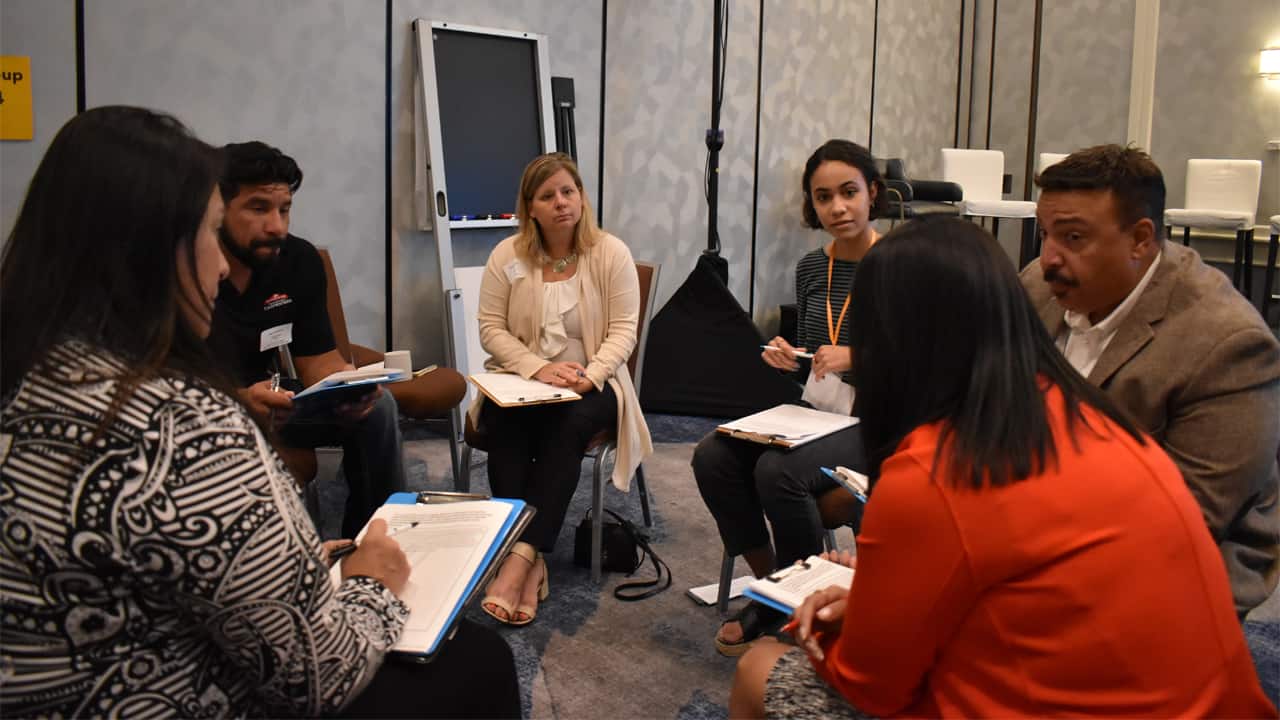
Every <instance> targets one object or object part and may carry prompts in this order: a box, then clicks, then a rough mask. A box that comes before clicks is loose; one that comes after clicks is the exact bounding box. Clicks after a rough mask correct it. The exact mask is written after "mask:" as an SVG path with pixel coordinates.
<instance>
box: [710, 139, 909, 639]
mask: <svg viewBox="0 0 1280 720" xmlns="http://www.w3.org/2000/svg"><path fill="white" fill-rule="evenodd" d="M801 187H802V189H803V191H804V208H803V216H804V221H805V225H807V226H809V227H810V228H813V229H815V230H818V229H821V230H825V231H826V233H827V235H828V236H829V239H828V241H827V242H826V243H824V244H823V245H822V246H821V247H819V248H817V249H815V250H812V251H810V252H809V253H807V254H805V255H804V257H802V258H801V259H800V262H799V264H798V265H797V266H796V307H797V308H798V316H799V317H798V320H799V325H798V327H797V330H798V337H797V341H798V342H799V345H800V346H799V347H792V345H791V344H790V343H788V342H787V341H786V340H784V339H783V338H781V337H775V338H773V339H772V340H770V341H769V345H768V346H767V347H766V349H765V350H764V352H762V353H761V354H760V357H761V359H762V360H763V361H764V362H765V363H766V364H768V365H769V366H771V367H774V368H777V369H778V370H780V371H782V372H787V373H792V374H794V375H795V376H796V379H797V380H798V381H800V382H803V383H805V391H804V395H803V399H804V400H805V401H806V402H808V403H809V404H810V405H812V406H814V407H816V408H818V409H819V410H824V411H827V412H836V413H841V414H845V415H847V414H849V413H851V412H852V410H853V386H852V384H851V382H850V380H851V379H850V378H849V376H848V372H849V370H850V368H851V367H852V365H853V358H852V353H851V350H850V348H849V323H848V314H849V302H850V300H849V298H850V297H851V293H852V291H853V282H854V275H855V273H856V271H857V267H858V261H859V260H861V259H862V256H863V254H865V253H866V252H867V250H868V249H870V248H871V245H872V244H873V243H874V242H875V241H876V239H877V237H878V236H877V234H876V230H875V228H874V227H873V226H872V224H871V221H872V220H874V219H875V217H876V216H877V211H878V210H879V209H880V208H882V207H883V206H884V181H882V180H881V179H880V173H879V172H878V171H877V169H876V165H875V161H874V160H873V159H872V157H871V153H869V152H868V151H867V150H866V149H865V148H863V147H861V146H859V145H856V144H854V143H851V142H849V141H848V140H829V141H827V142H826V143H825V144H823V145H822V147H820V148H818V149H817V150H815V151H814V153H813V154H812V155H811V156H810V157H809V160H808V162H806V163H805V168H804V175H803V176H802V179H801ZM797 351H807V352H808V353H812V359H810V358H808V357H801V356H798V355H796V352H797ZM837 465H843V466H845V467H850V468H853V469H856V470H865V453H864V452H863V447H862V431H861V430H860V429H859V428H858V427H857V426H856V425H855V426H854V427H851V428H848V429H845V430H841V431H840V432H836V433H833V434H831V435H828V436H826V437H823V438H820V439H818V440H815V441H813V442H810V443H806V444H804V445H803V446H801V447H798V448H795V449H794V450H787V451H784V450H779V449H777V448H772V447H768V446H765V445H759V444H756V443H752V442H748V441H745V440H738V439H734V438H729V437H725V436H723V435H720V434H718V433H714V432H713V433H711V434H709V435H707V436H706V437H705V438H703V439H702V441H701V442H699V443H698V447H697V449H696V450H695V451H694V454H693V475H694V478H695V479H696V480H697V482H698V491H699V492H700V493H701V494H702V499H703V501H704V502H706V504H707V509H708V510H710V511H711V515H712V516H713V517H714V518H715V521H716V526H717V527H718V528H719V530H720V538H721V540H723V541H724V546H725V550H726V551H727V552H728V553H730V554H731V555H742V556H743V558H744V559H746V561H747V564H748V565H749V566H750V567H751V571H752V572H753V573H754V574H755V575H756V577H762V576H764V575H766V574H768V573H770V572H773V571H774V570H775V569H776V568H778V567H783V566H786V565H790V564H792V563H793V562H795V561H797V560H803V559H804V558H806V557H808V556H809V555H812V554H815V553H819V552H822V550H823V527H822V526H823V519H824V518H831V517H833V516H837V517H839V518H840V519H841V520H848V521H856V520H857V518H859V517H860V516H861V507H860V506H859V505H858V504H857V502H856V501H855V500H854V498H853V495H852V494H850V493H847V492H845V491H843V490H841V491H839V492H832V490H834V489H835V488H837V487H839V486H838V485H837V484H836V483H835V481H834V480H831V479H830V478H828V477H826V476H825V475H823V474H822V472H821V471H820V468H821V467H836V466H837ZM766 519H767V520H768V523H767V524H766V522H765V521H766ZM782 620H784V618H783V616H782V615H781V614H780V613H778V612H776V611H771V610H769V609H768V608H767V607H765V606H764V605H760V604H757V603H748V604H747V605H746V606H745V607H744V608H743V609H742V610H741V611H740V612H739V613H738V614H737V616H735V617H734V618H731V619H730V620H729V621H728V622H726V623H725V624H724V625H723V626H722V627H721V628H720V633H719V634H718V635H717V636H716V648H717V649H718V650H719V651H720V653H721V654H724V655H741V654H742V653H744V652H746V650H747V648H748V647H749V646H750V645H751V643H752V642H753V641H754V640H755V639H757V638H759V637H760V636H761V635H763V634H765V633H766V632H769V631H771V630H772V629H775V628H776V627H777V626H779V625H781V624H782Z"/></svg>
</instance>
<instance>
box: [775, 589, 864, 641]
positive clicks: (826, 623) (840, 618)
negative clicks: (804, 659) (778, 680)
mask: <svg viewBox="0 0 1280 720" xmlns="http://www.w3.org/2000/svg"><path fill="white" fill-rule="evenodd" d="M848 598H849V588H847V587H841V586H839V585H832V586H831V587H828V588H824V589H822V590H818V591H817V592H815V593H813V594H812V595H810V596H809V597H807V598H805V600H804V602H803V603H801V604H800V607H798V608H796V611H795V613H794V614H792V616H791V622H789V623H787V624H786V625H784V626H782V632H789V633H791V634H792V636H793V637H795V639H796V644H797V645H799V646H800V647H801V648H803V649H804V651H805V652H806V653H808V654H809V657H811V658H813V659H814V660H822V659H823V658H824V657H825V656H826V654H825V653H824V652H823V651H822V646H821V645H820V644H819V643H818V638H817V637H816V634H817V633H820V632H821V633H829V632H837V633H838V632H840V628H841V626H842V625H843V624H844V610H845V603H846V602H847V601H848Z"/></svg>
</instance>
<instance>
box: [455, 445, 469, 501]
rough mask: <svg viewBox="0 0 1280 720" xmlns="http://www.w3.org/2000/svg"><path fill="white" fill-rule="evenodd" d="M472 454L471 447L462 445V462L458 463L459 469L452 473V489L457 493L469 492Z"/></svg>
mask: <svg viewBox="0 0 1280 720" xmlns="http://www.w3.org/2000/svg"><path fill="white" fill-rule="evenodd" d="M472 452H474V451H473V450H472V449H471V446H470V445H468V444H466V443H463V444H462V460H461V462H460V463H459V465H461V467H459V468H458V469H457V470H455V471H454V475H453V489H454V490H456V491H457V492H471V453H472Z"/></svg>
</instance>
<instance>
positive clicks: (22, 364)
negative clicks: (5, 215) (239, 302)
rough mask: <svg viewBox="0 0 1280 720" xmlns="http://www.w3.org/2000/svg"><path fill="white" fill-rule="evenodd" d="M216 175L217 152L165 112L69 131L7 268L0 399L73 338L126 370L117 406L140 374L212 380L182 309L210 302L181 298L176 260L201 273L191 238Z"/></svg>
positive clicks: (29, 201)
mask: <svg viewBox="0 0 1280 720" xmlns="http://www.w3.org/2000/svg"><path fill="white" fill-rule="evenodd" d="M220 170H221V167H220V160H219V155H218V152H217V151H216V150H215V149H214V148H212V147H210V146H209V145H206V144H205V143H203V142H201V141H200V140H198V139H196V138H195V137H194V136H193V135H192V134H191V133H190V131H188V130H187V128H186V127H185V126H183V124H182V123H181V122H179V121H178V120H177V119H175V118H173V117H171V116H169V115H165V114H162V113H157V112H153V111H151V110H146V109H143V108H135V107H124V106H110V107H100V108H95V109H92V110H89V111H87V112H84V113H81V114H79V115H77V116H75V117H74V118H72V119H71V120H70V121H68V122H67V124H66V125H63V126H62V129H61V130H59V131H58V134H57V136H56V137H54V139H53V142H52V143H51V144H50V145H49V149H48V151H47V152H46V153H45V155H44V159H42V160H41V161H40V167H39V168H37V169H36V172H35V175H34V176H33V177H32V179H31V185H30V186H29V187H28V189H27V196H26V199H25V201H24V202H23V205H22V209H21V211H20V212H19V214H18V218H17V221H16V222H15V224H14V226H13V231H12V233H10V235H9V240H8V245H7V246H6V247H5V250H4V258H3V260H2V261H0V283H2V286H0V344H2V345H3V348H4V358H3V364H2V366H0V395H2V396H4V397H8V396H9V394H10V393H11V392H13V391H14V390H15V389H16V387H17V386H18V384H19V382H20V381H21V380H22V377H23V376H24V375H25V374H27V373H28V372H29V371H31V370H34V369H38V368H39V367H40V364H41V363H42V361H43V360H44V359H45V358H46V357H47V355H48V353H49V352H50V350H52V349H53V347H54V346H55V345H57V344H58V343H59V342H62V341H64V340H67V339H72V338H74V339H79V340H83V341H85V342H87V343H90V344H92V345H94V346H96V347H98V348H101V349H104V350H107V351H109V352H111V353H114V354H115V355H117V356H118V357H120V358H121V359H122V360H124V361H125V362H126V364H127V365H128V367H129V372H128V374H127V375H126V376H125V377H122V378H117V380H119V381H121V384H120V391H119V392H117V393H116V396H115V397H114V398H113V405H114V407H115V408H118V407H119V405H120V403H122V402H123V401H124V399H126V398H127V397H128V395H129V393H130V392H131V388H132V387H133V386H134V385H135V384H136V383H137V382H138V381H139V380H141V379H145V378H149V377H154V376H156V375H158V374H169V373H184V374H185V373H195V374H199V375H202V376H205V377H210V375H209V368H210V365H209V362H208V359H207V358H208V355H207V350H206V349H205V344H204V340H203V338H201V337H199V336H197V334H196V333H195V332H194V331H193V330H192V329H191V328H190V327H189V325H188V323H187V322H186V321H185V320H184V319H183V315H182V312H181V310H180V309H179V306H180V304H182V303H187V304H188V305H190V304H191V303H193V302H197V303H201V304H203V305H205V306H207V305H208V303H207V301H205V300H204V299H203V298H198V299H193V298H188V297H186V296H185V295H184V293H183V291H182V288H181V285H180V283H179V279H178V278H179V275H178V263H179V262H185V263H186V264H187V266H188V268H187V269H189V270H190V272H191V275H192V276H193V277H196V276H197V274H196V268H195V263H196V259H195V244H194V241H195V236H196V233H197V231H198V229H199V226H200V223H201V221H202V220H203V218H204V215H205V212H206V210H207V208H208V205H209V199H210V197H211V196H212V193H213V191H214V188H215V187H217V182H218V175H219V172H220ZM202 309H203V310H205V311H210V312H211V311H212V308H210V307H204V308H202Z"/></svg>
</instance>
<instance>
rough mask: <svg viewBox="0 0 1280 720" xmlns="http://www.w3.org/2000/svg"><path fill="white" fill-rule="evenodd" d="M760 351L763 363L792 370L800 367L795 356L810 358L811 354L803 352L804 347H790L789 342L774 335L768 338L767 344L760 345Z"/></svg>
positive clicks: (779, 368) (780, 368) (788, 370)
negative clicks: (770, 338) (772, 337)
mask: <svg viewBox="0 0 1280 720" xmlns="http://www.w3.org/2000/svg"><path fill="white" fill-rule="evenodd" d="M760 348H761V350H762V352H761V353H760V358H761V359H762V360H764V362H765V364H766V365H768V366H769V367H771V368H776V369H778V370H785V371H787V372H792V371H795V370H799V369H800V363H798V362H796V358H798V357H802V358H812V357H813V355H812V354H810V353H807V352H805V349H804V348H797V347H792V346H791V343H789V342H787V341H786V340H784V339H782V338H781V337H775V338H774V339H772V340H770V341H769V343H768V344H767V345H761V346H760Z"/></svg>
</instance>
